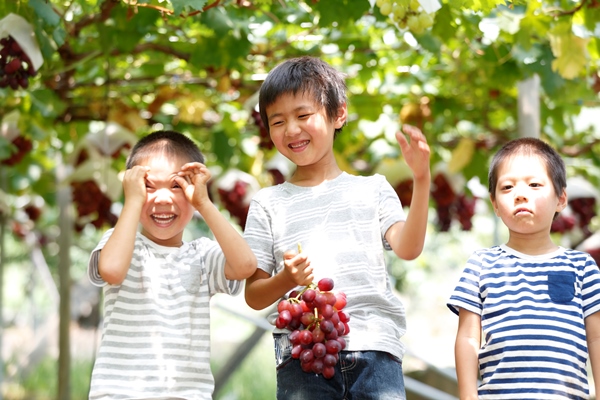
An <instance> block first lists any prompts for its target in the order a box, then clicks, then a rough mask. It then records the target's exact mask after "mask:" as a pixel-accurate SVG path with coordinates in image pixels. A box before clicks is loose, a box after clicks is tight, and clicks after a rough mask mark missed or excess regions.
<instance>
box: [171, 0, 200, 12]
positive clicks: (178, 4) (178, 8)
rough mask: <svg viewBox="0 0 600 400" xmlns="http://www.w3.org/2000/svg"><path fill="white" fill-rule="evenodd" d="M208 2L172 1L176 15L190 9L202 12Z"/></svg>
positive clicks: (196, 0) (195, 0)
mask: <svg viewBox="0 0 600 400" xmlns="http://www.w3.org/2000/svg"><path fill="white" fill-rule="evenodd" d="M206 2H207V0H171V4H172V5H173V13H174V14H175V15H179V14H181V13H182V12H183V11H188V9H192V10H198V11H202V9H203V8H204V6H205V5H206Z"/></svg>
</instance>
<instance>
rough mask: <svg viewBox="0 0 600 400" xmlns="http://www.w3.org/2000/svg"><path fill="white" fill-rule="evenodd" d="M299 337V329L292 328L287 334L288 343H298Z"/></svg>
mask: <svg viewBox="0 0 600 400" xmlns="http://www.w3.org/2000/svg"><path fill="white" fill-rule="evenodd" d="M299 337H300V331H299V330H298V329H296V330H293V331H292V332H290V334H289V335H288V339H289V340H290V343H291V344H293V345H294V344H298V343H300V338H299Z"/></svg>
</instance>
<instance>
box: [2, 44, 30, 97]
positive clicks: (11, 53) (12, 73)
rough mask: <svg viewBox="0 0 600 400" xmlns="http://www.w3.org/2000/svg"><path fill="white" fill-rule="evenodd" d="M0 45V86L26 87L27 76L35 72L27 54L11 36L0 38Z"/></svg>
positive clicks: (27, 84)
mask: <svg viewBox="0 0 600 400" xmlns="http://www.w3.org/2000/svg"><path fill="white" fill-rule="evenodd" d="M0 46H1V48H0V88H5V87H8V86H10V87H11V88H12V89H13V90H17V89H18V88H19V87H22V88H23V89H27V87H28V86H29V77H31V76H35V74H36V70H35V68H34V67H33V64H32V63H31V60H30V59H29V56H28V55H27V54H26V53H25V52H24V51H23V49H21V46H20V45H19V43H18V42H17V41H16V40H15V39H13V37H12V36H7V37H4V38H2V39H0Z"/></svg>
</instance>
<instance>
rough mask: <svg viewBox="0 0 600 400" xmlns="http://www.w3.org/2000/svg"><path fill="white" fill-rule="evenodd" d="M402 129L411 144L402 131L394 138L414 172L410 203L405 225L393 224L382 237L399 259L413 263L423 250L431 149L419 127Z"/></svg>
mask: <svg viewBox="0 0 600 400" xmlns="http://www.w3.org/2000/svg"><path fill="white" fill-rule="evenodd" d="M403 129H404V131H405V132H406V133H407V134H408V135H409V136H410V143H409V142H408V141H407V140H406V138H405V137H404V135H403V134H402V133H401V132H398V133H397V134H396V139H397V140H398V144H399V145H400V149H401V150H402V154H403V155H404V159H405V160H406V163H407V164H408V166H409V167H410V169H411V170H412V172H413V193H412V200H411V203H410V211H409V213H408V217H407V218H406V222H397V223H395V224H394V225H392V226H391V227H390V229H388V231H387V232H386V234H385V238H386V240H387V241H388V243H389V244H390V246H391V247H392V249H393V250H394V253H395V254H396V255H397V256H398V257H400V258H402V259H404V260H412V259H415V258H417V257H418V256H419V255H420V254H421V252H422V251H423V245H424V243H425V232H426V231H427V213H428V212H429V191H430V184H431V172H430V169H429V154H430V150H429V145H428V144H427V141H426V140H425V136H424V135H423V133H421V131H420V130H419V129H418V128H416V127H414V126H411V125H404V126H403Z"/></svg>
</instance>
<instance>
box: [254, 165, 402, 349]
mask: <svg viewBox="0 0 600 400" xmlns="http://www.w3.org/2000/svg"><path fill="white" fill-rule="evenodd" d="M404 220H405V214H404V211H403V209H402V206H401V204H400V200H399V199H398V196H397V194H396V192H394V189H393V188H392V187H391V185H390V184H389V183H388V182H387V181H386V179H385V177H384V176H382V175H374V176H370V177H365V176H353V175H349V174H347V173H342V174H341V175H340V176H338V177H337V178H335V179H333V180H331V181H328V182H324V183H322V184H320V185H318V186H314V187H300V186H296V185H293V184H290V183H288V182H285V183H283V184H280V185H277V186H273V187H268V188H264V189H262V190H260V191H259V192H258V193H257V194H256V195H255V196H254V198H253V199H252V202H251V204H250V211H249V214H248V220H247V222H246V227H245V231H244V238H245V239H246V241H247V242H248V244H249V245H250V248H251V249H252V250H253V251H254V253H255V254H256V257H257V259H258V268H260V269H262V270H264V271H265V272H267V273H269V274H276V273H278V272H279V271H281V269H282V268H283V263H282V260H283V253H284V252H286V251H288V250H294V251H296V250H297V246H298V243H300V244H301V245H302V251H303V252H304V253H306V254H307V255H308V257H309V259H310V261H311V266H312V267H313V268H314V273H315V283H316V282H318V280H319V279H321V278H324V277H328V278H332V279H333V281H334V284H335V286H334V288H333V291H334V292H335V291H343V292H344V293H346V295H347V299H348V304H347V306H346V308H345V311H347V312H348V313H349V315H350V322H349V326H350V334H349V335H348V336H347V342H348V347H347V350H351V351H368V350H376V351H385V352H388V353H390V354H393V355H394V356H396V357H398V358H402V356H403V354H404V347H403V345H402V343H401V342H400V338H401V337H402V336H403V335H404V333H405V332H406V320H405V310H404V307H403V305H402V303H401V302H400V300H399V299H398V297H397V296H396V295H395V294H394V293H393V291H392V288H391V284H390V280H389V276H388V271H387V267H386V263H385V257H384V251H385V250H389V249H390V247H389V244H388V243H387V242H386V241H385V239H384V236H385V233H386V232H387V230H388V229H389V228H390V226H392V225H393V224H395V223H396V222H399V221H404ZM269 320H270V322H271V323H273V321H274V318H273V316H271V317H270V318H269Z"/></svg>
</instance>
